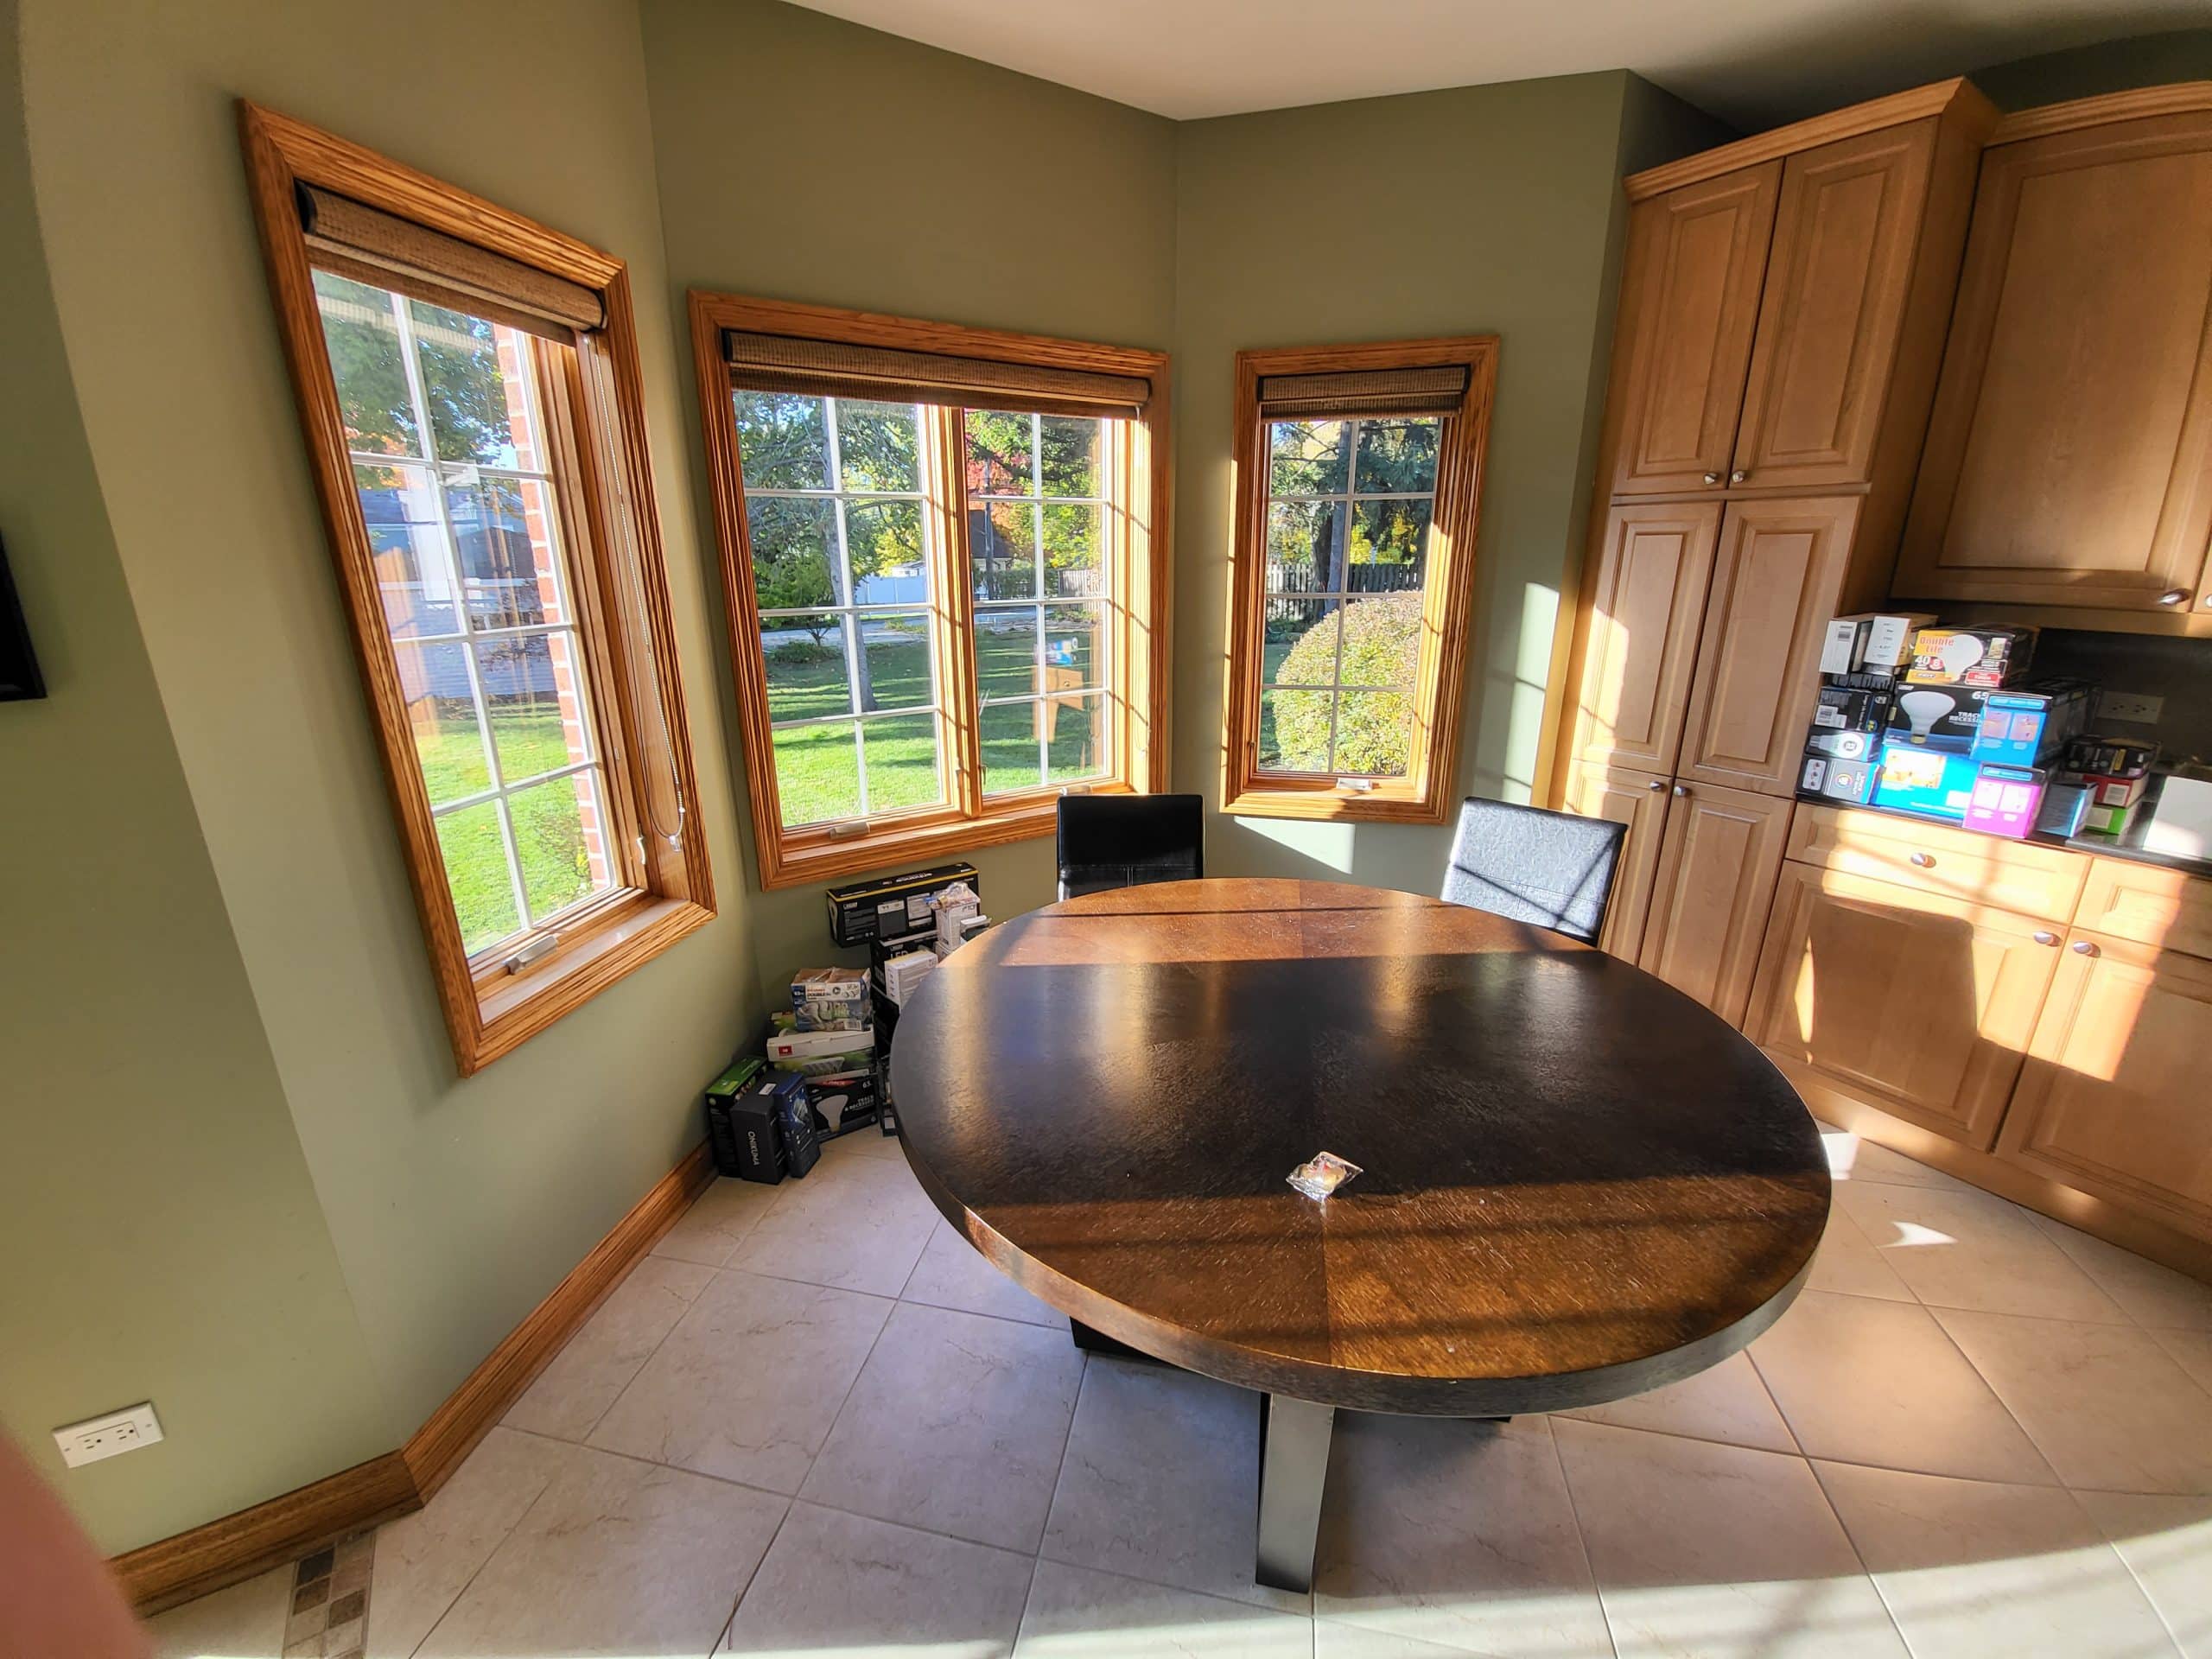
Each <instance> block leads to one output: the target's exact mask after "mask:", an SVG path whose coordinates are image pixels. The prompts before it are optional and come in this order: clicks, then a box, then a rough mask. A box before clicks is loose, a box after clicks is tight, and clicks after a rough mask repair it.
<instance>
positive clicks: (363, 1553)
mask: <svg viewBox="0 0 2212 1659" xmlns="http://www.w3.org/2000/svg"><path fill="white" fill-rule="evenodd" d="M376 1548H377V1535H376V1534H375V1533H374V1532H373V1531H371V1532H365V1533H362V1534H360V1535H358V1536H356V1537H353V1538H348V1539H346V1541H344V1542H343V1543H340V1544H334V1545H333V1546H332V1547H331V1548H328V1549H319V1550H317V1551H315V1554H312V1555H310V1556H308V1558H307V1559H306V1560H303V1561H302V1562H301V1563H300V1564H299V1565H298V1566H297V1567H295V1568H294V1569H293V1572H292V1611H291V1614H290V1616H289V1618H288V1619H287V1620H286V1622H285V1625H284V1659H361V1650H362V1649H363V1648H364V1647H365V1645H366V1644H367V1631H368V1626H369V1568H370V1566H371V1564H372V1562H373V1561H374V1560H375V1559H376Z"/></svg>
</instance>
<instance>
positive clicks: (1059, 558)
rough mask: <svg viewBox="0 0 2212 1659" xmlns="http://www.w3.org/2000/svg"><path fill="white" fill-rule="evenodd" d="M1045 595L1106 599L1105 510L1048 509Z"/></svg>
mask: <svg viewBox="0 0 2212 1659" xmlns="http://www.w3.org/2000/svg"><path fill="white" fill-rule="evenodd" d="M1045 592H1046V596H1047V597H1049V598H1052V599H1103V598H1104V597H1105V594H1106V557H1105V519H1104V514H1103V512H1102V511H1101V509H1099V508H1097V507H1077V506H1065V505H1062V506H1050V507H1046V509H1045Z"/></svg>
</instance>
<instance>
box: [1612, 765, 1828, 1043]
mask: <svg viewBox="0 0 2212 1659" xmlns="http://www.w3.org/2000/svg"><path fill="white" fill-rule="evenodd" d="M1790 810H1791V803H1789V801H1784V800H1777V799H1775V798H1773V797H1772V796H1770V795H1755V794H1753V793H1751V791H1749V790H1742V789H1717V788H1715V787H1714V786H1713V785H1710V784H1691V783H1688V782H1676V783H1675V784H1674V785H1671V786H1670V787H1669V791H1668V797H1667V828H1666V832H1665V834H1664V835H1663V836H1661V838H1660V842H1659V868H1658V870H1657V873H1656V874H1655V875H1654V876H1653V878H1652V883H1651V913H1650V916H1649V918H1648V919H1647V920H1646V921H1645V922H1644V925H1643V947H1642V949H1641V950H1638V952H1637V966H1639V967H1641V968H1643V969H1645V970H1646V971H1647V972H1649V973H1653V974H1656V975H1657V976H1659V977H1660V978H1662V979H1663V980H1665V981H1666V982H1668V983H1669V985H1672V986H1674V987H1675V988H1676V989H1677V990H1681V991H1686V992H1688V994H1689V995H1692V996H1694V997H1695V998H1696V999H1697V1000H1698V1001H1700V1002H1702V1003H1704V1004H1705V1006H1706V1007H1708V1008H1711V1009H1712V1010H1713V1012H1714V1013H1715V1014H1719V1016H1720V1017H1721V1018H1722V1019H1723V1020H1727V1021H1728V1023H1729V1024H1731V1025H1741V1024H1742V1023H1743V1019H1744V1005H1745V1002H1746V1001H1749V1000H1750V997H1751V976H1752V974H1753V972H1754V971H1755V970H1756V969H1758V956H1759V943H1760V940H1761V939H1762V938H1764V935H1765V932H1766V914H1767V906H1768V905H1769V904H1770V902H1771V900H1772V899H1773V897H1774V878H1775V875H1776V874H1777V872H1778V871H1779V870H1780V869H1781V868H1782V846H1783V841H1784V840H1785V839H1787V837H1788V836H1789V814H1790Z"/></svg>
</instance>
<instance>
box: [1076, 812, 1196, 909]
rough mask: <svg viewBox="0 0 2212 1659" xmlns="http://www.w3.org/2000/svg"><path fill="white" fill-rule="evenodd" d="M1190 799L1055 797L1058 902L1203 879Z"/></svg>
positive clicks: (1194, 817) (1194, 816)
mask: <svg viewBox="0 0 2212 1659" xmlns="http://www.w3.org/2000/svg"><path fill="white" fill-rule="evenodd" d="M1059 851H1060V897H1061V898H1063V899H1073V898H1075V897H1077V895H1078V894H1081V893H1103V892H1105V891H1106V890H1107V889H1108V888H1109V887H1141V886H1143V885H1144V884H1145V883H1146V882H1147V881H1192V880H1197V879H1198V877H1200V876H1202V875H1204V874H1205V873H1206V872H1205V829H1204V827H1203V824H1202V821H1201V814H1200V807H1199V801H1198V797H1197V796H1195V795H1063V796H1061V797H1060V822H1059Z"/></svg>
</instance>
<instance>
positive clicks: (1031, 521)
mask: <svg viewBox="0 0 2212 1659" xmlns="http://www.w3.org/2000/svg"><path fill="white" fill-rule="evenodd" d="M1037 534H1038V518H1037V509H1036V508H1035V507H1033V506H1032V505H1029V504H1028V503H1027V502H1023V501H993V502H991V503H989V504H988V505H985V506H981V507H970V508H969V510H968V563H969V570H970V572H971V573H972V574H973V576H974V579H975V584H976V598H978V599H1031V598H1034V597H1035V596H1036V593H1037Z"/></svg>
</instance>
